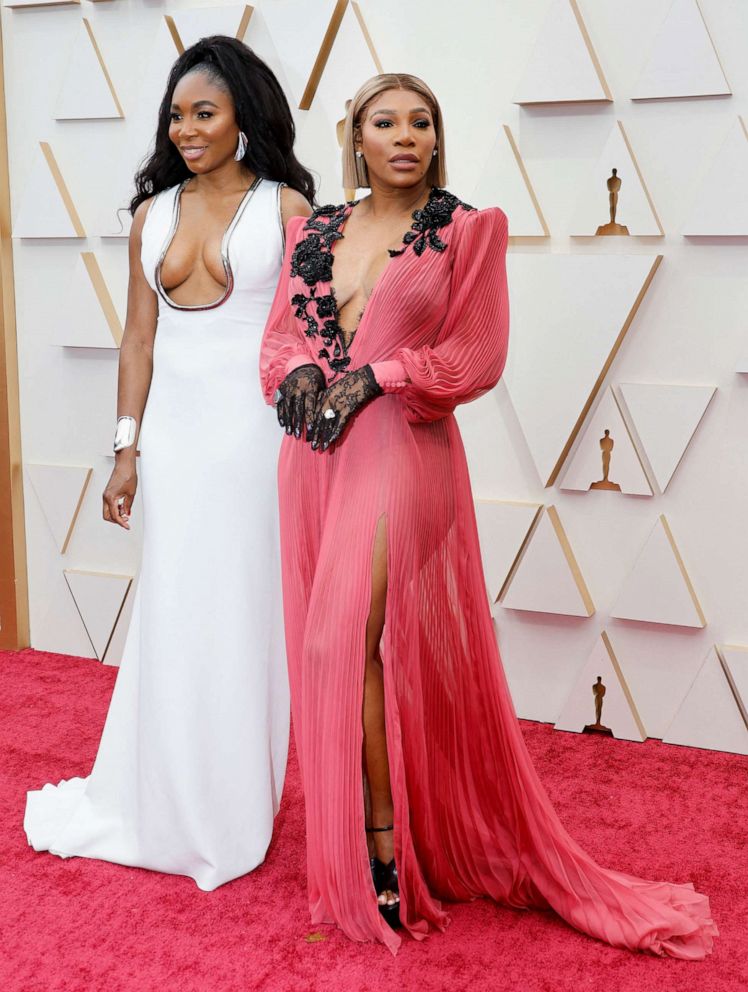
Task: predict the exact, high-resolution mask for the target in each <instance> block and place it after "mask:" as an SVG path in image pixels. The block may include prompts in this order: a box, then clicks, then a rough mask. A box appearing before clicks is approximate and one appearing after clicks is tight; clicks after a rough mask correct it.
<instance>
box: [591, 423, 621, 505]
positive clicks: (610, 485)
mask: <svg viewBox="0 0 748 992" xmlns="http://www.w3.org/2000/svg"><path fill="white" fill-rule="evenodd" d="M614 445H615V441H614V440H613V438H612V437H611V436H610V431H609V430H608V429H607V428H606V429H605V434H604V436H603V437H601V438H600V450H601V451H602V455H603V477H602V479H600V481H599V482H593V483H592V485H591V486H590V489H607V490H608V492H612V493H620V491H621V487H620V486H619V485H618V483H617V482H611V481H610V479H609V478H608V475H609V474H610V457H611V455H612V454H613V447H614Z"/></svg>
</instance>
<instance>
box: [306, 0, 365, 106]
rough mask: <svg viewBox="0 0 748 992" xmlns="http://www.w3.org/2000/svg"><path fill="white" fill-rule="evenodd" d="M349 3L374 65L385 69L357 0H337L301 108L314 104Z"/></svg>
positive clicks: (310, 74)
mask: <svg viewBox="0 0 748 992" xmlns="http://www.w3.org/2000/svg"><path fill="white" fill-rule="evenodd" d="M349 3H350V5H351V8H352V10H353V13H354V14H355V16H356V20H357V21H358V23H359V26H360V28H361V31H362V34H363V36H364V41H365V42H366V45H367V47H368V49H369V52H370V53H371V57H372V59H373V60H374V65H375V66H376V68H377V72H379V73H381V72H383V71H384V70H383V69H382V63H381V61H380V59H379V56H378V55H377V52H376V49H375V48H374V42H373V41H372V38H371V35H370V33H369V29H368V28H367V26H366V22H365V21H364V15H363V14H362V12H361V8H360V7H359V5H358V3H356V0H337V2H336V4H335V8H334V10H333V12H332V14H331V16H330V21H329V23H328V25H327V30H326V31H325V36H324V38H323V39H322V44H321V45H320V48H319V52H318V53H317V58H316V59H315V60H314V65H313V66H312V70H311V72H310V73H309V79H308V80H307V84H306V86H305V88H304V92H303V94H302V97H301V100H300V101H299V110H309V109H310V107H311V106H312V102H313V101H314V97H315V96H316V93H317V89H318V87H319V84H320V81H321V79H322V76H323V74H324V71H325V68H326V66H327V62H328V60H329V58H330V53H331V52H332V48H333V45H334V44H335V39H336V38H337V37H338V31H339V30H340V25H341V24H342V23H343V16H344V15H345V12H346V10H347V8H348V4H349Z"/></svg>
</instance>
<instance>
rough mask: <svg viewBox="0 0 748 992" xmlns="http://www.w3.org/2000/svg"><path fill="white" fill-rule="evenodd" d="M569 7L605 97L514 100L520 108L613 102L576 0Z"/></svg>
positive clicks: (572, 0)
mask: <svg viewBox="0 0 748 992" xmlns="http://www.w3.org/2000/svg"><path fill="white" fill-rule="evenodd" d="M569 6H570V7H571V10H572V13H573V14H574V19H575V20H576V22H577V27H578V28H579V32H580V34H581V35H582V41H583V42H584V45H585V48H586V49H587V54H588V55H589V57H590V60H591V61H592V67H593V69H594V70H595V74H596V75H597V79H598V82H599V83H600V86H601V88H602V91H603V93H604V94H605V96H601V97H600V96H598V97H592V98H591V99H588V100H514V101H513V102H514V103H516V104H519V106H522V107H531V106H542V105H543V104H546V103H552V104H554V105H559V106H562V105H571V106H573V105H574V104H576V103H612V102H613V94H612V93H611V91H610V87H609V86H608V81H607V79H606V78H605V73H604V72H603V67H602V65H601V63H600V59H599V58H598V57H597V52H596V51H595V46H594V45H593V44H592V39H591V38H590V33H589V31H588V30H587V25H586V24H585V22H584V18H583V17H582V12H581V11H580V9H579V7H578V6H577V0H569ZM541 30H542V28H541Z"/></svg>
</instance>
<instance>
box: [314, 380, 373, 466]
mask: <svg viewBox="0 0 748 992" xmlns="http://www.w3.org/2000/svg"><path fill="white" fill-rule="evenodd" d="M381 393H382V387H381V386H380V385H379V383H378V382H377V380H376V379H375V378H374V373H373V372H372V371H371V366H370V365H364V366H363V367H362V368H360V369H356V371H355V372H349V373H348V375H345V376H343V378H342V379H339V380H338V381H337V382H336V383H334V384H333V385H332V386H330V388H329V389H328V390H326V392H324V393H322V394H321V396H320V397H319V399H318V401H317V413H316V416H315V418H314V428H313V430H312V439H311V440H312V447H313V448H315V449H316V448H321V450H322V451H324V450H325V449H326V448H328V447H329V446H330V445H331V444H332V443H333V441H337V439H338V438H339V437H340V435H341V434H342V433H343V431H344V430H345V426H346V424H347V423H348V421H349V420H350V419H351V417H352V416H353V414H354V413H356V412H357V411H358V410H360V409H361V407H363V406H366V404H367V403H368V402H369V401H370V400H373V399H374V397H375V396H379V395H381Z"/></svg>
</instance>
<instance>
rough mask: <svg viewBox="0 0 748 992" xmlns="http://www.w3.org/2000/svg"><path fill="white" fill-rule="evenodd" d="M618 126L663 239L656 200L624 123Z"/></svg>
mask: <svg viewBox="0 0 748 992" xmlns="http://www.w3.org/2000/svg"><path fill="white" fill-rule="evenodd" d="M616 124H617V125H618V129H619V130H620V132H621V136H622V138H623V140H624V143H625V145H626V148H627V150H628V153H629V155H630V156H631V161H632V162H633V163H634V168H635V169H636V174H637V176H638V177H639V183H640V185H641V188H642V189H643V190H644V195H645V196H646V198H647V203H648V204H649V209H650V210H651V211H652V216H653V217H654V219H655V222H656V223H657V228H658V230H659V232H660V235H661V236H662V237H664V236H665V232H664V230H663V228H662V224H661V223H660V218H659V215H658V213H657V208H656V207H655V205H654V200H653V199H652V197H651V195H650V192H649V189H648V187H647V184H646V182H645V180H644V175H643V173H642V170H641V169H640V168H639V163H638V161H637V159H636V155H635V154H634V149H633V146H632V144H631V142H630V141H629V136H628V135H627V134H626V128H625V127H624V126H623V121H616ZM649 237H657V235H649Z"/></svg>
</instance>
